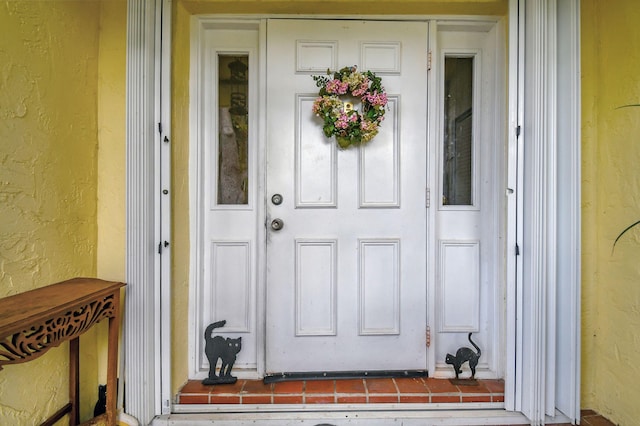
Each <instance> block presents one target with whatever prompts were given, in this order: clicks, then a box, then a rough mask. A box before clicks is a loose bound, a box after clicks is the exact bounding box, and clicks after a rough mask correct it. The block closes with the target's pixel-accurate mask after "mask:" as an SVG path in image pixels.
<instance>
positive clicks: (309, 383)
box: [175, 377, 504, 405]
mask: <svg viewBox="0 0 640 426" xmlns="http://www.w3.org/2000/svg"><path fill="white" fill-rule="evenodd" d="M175 403H176V404H180V405H182V404H185V405H186V404H213V405H218V404H220V405H222V404H242V405H256V404H259V405H270V404H274V405H275V404H286V405H296V404H441V403H445V404H448V403H458V404H459V403H504V382H503V381H502V380H478V385H477V386H462V385H453V384H451V383H450V382H449V380H446V379H433V378H420V377H418V378H384V379H344V380H306V381H305V380H300V381H288V382H279V383H271V384H266V385H265V384H264V383H263V382H262V380H238V382H237V383H235V384H233V385H216V386H204V385H203V384H202V383H201V382H200V381H199V380H190V381H188V382H187V383H186V384H185V385H184V386H183V387H182V388H181V389H180V391H178V394H177V395H176V398H175Z"/></svg>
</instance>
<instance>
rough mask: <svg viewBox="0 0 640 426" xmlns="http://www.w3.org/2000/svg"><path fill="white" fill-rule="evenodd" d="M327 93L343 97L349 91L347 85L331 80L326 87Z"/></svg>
mask: <svg viewBox="0 0 640 426" xmlns="http://www.w3.org/2000/svg"><path fill="white" fill-rule="evenodd" d="M326 90H327V93H335V94H336V95H344V94H345V93H347V90H349V84H348V83H343V82H342V81H340V80H336V79H334V80H331V81H329V82H328V83H327V86H326Z"/></svg>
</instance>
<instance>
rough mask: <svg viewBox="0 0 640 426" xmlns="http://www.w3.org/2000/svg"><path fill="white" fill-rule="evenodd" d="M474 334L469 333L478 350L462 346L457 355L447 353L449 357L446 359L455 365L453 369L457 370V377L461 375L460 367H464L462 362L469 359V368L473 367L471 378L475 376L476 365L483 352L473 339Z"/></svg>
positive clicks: (448, 362)
mask: <svg viewBox="0 0 640 426" xmlns="http://www.w3.org/2000/svg"><path fill="white" fill-rule="evenodd" d="M472 334H473V333H469V342H471V344H472V345H473V347H474V348H476V350H477V351H478V352H474V351H473V349H471V348H467V347H462V348H460V349H458V350H457V351H456V354H455V355H451V354H447V357H446V359H445V361H444V362H446V363H447V364H451V365H453V369H454V370H455V372H456V379H457V378H458V376H459V375H460V372H461V370H460V368H461V367H462V364H464V363H465V362H467V361H468V362H469V368H470V369H471V379H474V378H475V375H476V366H477V365H478V359H479V358H480V355H482V352H481V351H480V348H479V347H478V345H476V344H475V343H474V342H473V340H471V335H472Z"/></svg>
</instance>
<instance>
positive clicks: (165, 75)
mask: <svg viewBox="0 0 640 426" xmlns="http://www.w3.org/2000/svg"><path fill="white" fill-rule="evenodd" d="M168 10H171V0H162V11H168ZM160 12H161V11H159V10H156V19H157V20H158V21H159V22H161V25H162V37H161V39H162V41H161V47H160V49H161V55H160V56H161V58H160V60H161V66H160V93H159V95H158V96H159V98H160V102H159V105H160V122H161V123H162V129H161V132H160V141H162V142H161V144H160V147H159V155H160V187H161V188H162V189H163V190H164V189H167V190H169V189H170V188H171V187H172V186H171V175H172V171H171V163H172V160H171V151H172V140H171V138H172V132H171V129H172V126H171V124H172V123H171V110H172V109H171V66H172V61H171V40H172V38H171V34H172V33H171V18H170V16H169V15H170V14H168V13H160ZM156 39H157V34H156ZM163 195H164V196H163V197H161V199H160V218H159V219H160V244H161V249H160V251H161V256H160V295H159V299H160V300H159V313H158V315H159V316H160V372H159V378H158V379H159V380H160V412H161V414H169V413H170V412H171V401H172V400H173V394H172V391H173V389H172V387H171V365H172V364H171V352H172V350H173V345H172V339H171V330H172V328H173V324H172V317H171V315H170V314H167V312H171V300H172V297H171V285H172V283H173V280H172V273H171V263H172V262H171V248H172V243H173V241H172V240H171V229H172V225H171V224H172V216H171V210H172V209H171V200H172V198H173V196H172V194H171V193H170V194H164V193H163ZM120 382H122V383H123V382H124V380H121V381H120ZM121 392H122V393H124V389H123V390H122V391H121Z"/></svg>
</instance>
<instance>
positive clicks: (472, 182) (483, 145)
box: [430, 25, 505, 378]
mask: <svg viewBox="0 0 640 426" xmlns="http://www.w3.org/2000/svg"><path fill="white" fill-rule="evenodd" d="M496 40H497V37H496V26H490V27H478V28H475V29H469V30H466V31H465V29H464V28H460V27H455V28H448V27H447V26H446V25H443V26H442V27H440V28H439V29H438V31H437V38H436V43H437V49H436V55H437V56H436V58H437V62H436V66H434V71H435V79H434V81H435V85H436V87H437V94H436V99H437V100H436V104H437V105H438V112H437V114H438V119H436V120H435V122H436V123H437V125H436V131H435V136H434V137H433V142H434V144H435V146H436V152H438V155H437V158H435V163H436V164H435V165H434V168H435V169H436V170H437V171H438V180H439V185H438V186H439V191H440V192H439V194H440V196H439V200H438V202H437V209H436V211H435V228H434V237H435V244H434V245H435V262H434V263H435V265H434V266H435V271H434V272H435V300H434V302H435V305H434V306H435V315H434V316H435V326H436V331H437V333H436V334H435V339H434V349H435V350H434V356H435V371H430V374H431V375H432V376H439V377H451V376H453V375H454V373H453V369H452V368H451V365H447V364H446V363H445V358H446V354H447V353H452V354H455V352H456V350H457V349H458V348H459V347H461V346H466V347H472V346H471V344H470V343H469V341H468V337H467V336H468V333H473V337H472V339H473V340H474V342H476V343H477V344H478V346H480V348H481V349H482V356H481V357H480V360H479V364H478V367H477V377H485V378H495V377H501V370H502V365H501V363H500V360H501V359H502V354H501V346H500V345H501V342H500V339H501V337H500V333H501V328H500V322H501V319H502V316H501V315H502V312H504V307H503V306H502V305H501V303H500V300H501V296H500V292H501V291H502V290H503V287H502V283H503V282H504V276H503V274H502V272H501V267H500V265H501V264H502V259H504V256H505V255H504V248H503V246H502V245H501V238H502V236H503V235H504V234H503V233H504V229H503V227H502V225H501V223H502V218H503V217H504V216H503V215H504V192H502V191H504V187H501V185H500V182H501V181H502V170H503V168H504V163H503V161H504V145H503V141H504V134H503V130H502V128H503V125H502V124H501V123H502V120H501V119H500V116H499V111H500V110H501V109H500V104H501V103H502V102H504V99H503V98H501V96H500V94H501V93H503V92H502V91H501V90H500V87H501V83H500V81H499V80H498V75H499V73H498V70H499V67H500V64H499V63H498V61H497V60H496V58H497V47H496V46H497V43H496ZM501 192H502V193H501ZM464 369H465V370H466V371H465V372H464V373H463V377H468V376H469V375H470V372H469V370H468V367H467V366H466V365H465V366H464Z"/></svg>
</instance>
